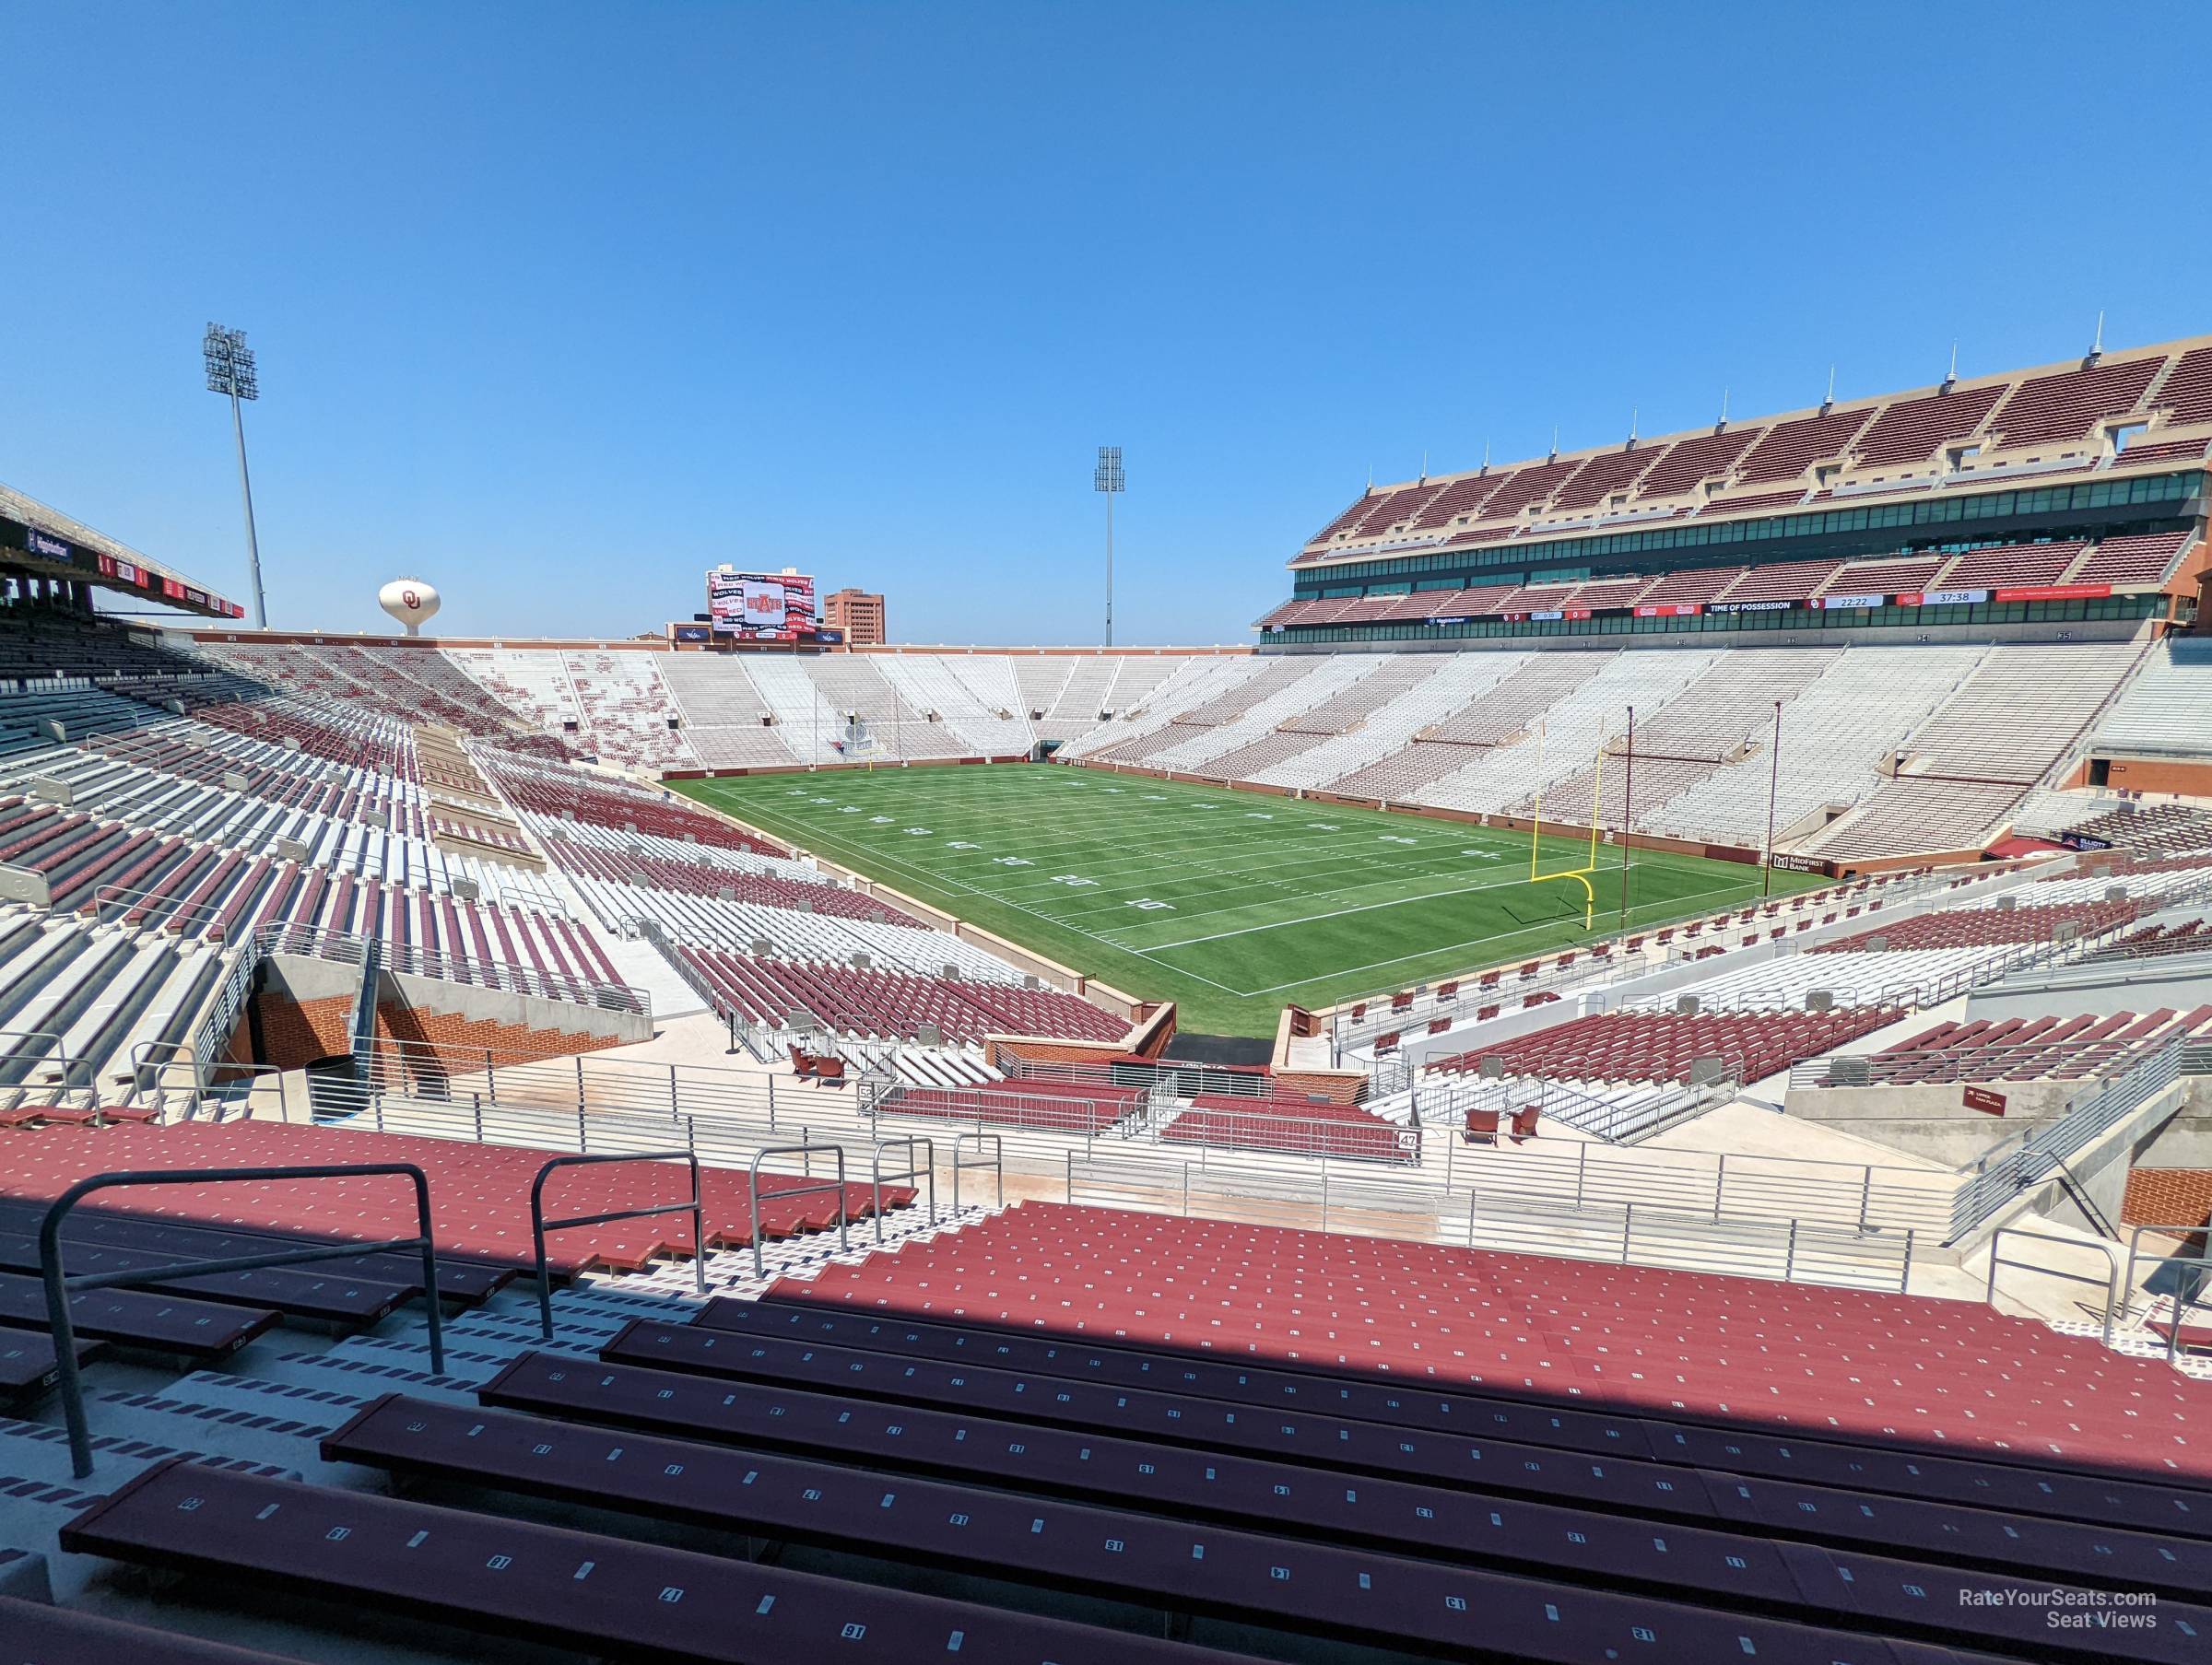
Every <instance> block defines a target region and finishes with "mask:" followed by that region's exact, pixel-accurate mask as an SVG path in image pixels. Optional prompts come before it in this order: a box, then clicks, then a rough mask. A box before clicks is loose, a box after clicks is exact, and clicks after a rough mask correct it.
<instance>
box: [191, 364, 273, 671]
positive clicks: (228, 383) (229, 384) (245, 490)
mask: <svg viewBox="0 0 2212 1665" xmlns="http://www.w3.org/2000/svg"><path fill="white" fill-rule="evenodd" d="M200 350H201V352H202V353H204V354H205V355H206V359H207V391H208V392H209V393H226V394H228V395H229V399H230V431H231V433H232V434H233V435H235V436H236V437H237V440H238V488H239V490H240V492H241V493H242V494H243V495H244V497H245V499H246V571H247V574H248V576H249V577H250V578H251V579H252V580H253V627H254V628H255V629H256V630H259V629H262V628H264V627H266V626H267V624H268V622H269V620H268V610H267V608H266V607H265V605H264V604H263V602H262V595H261V544H260V541H259V540H258V539H256V538H255V537H254V535H253V477H252V476H251V475H248V474H247V473H246V418H245V415H244V412H243V410H242V408H241V401H243V400H247V399H258V398H260V397H261V383H260V382H259V381H256V380H255V379H254V375H253V348H252V347H250V346H247V345H246V333H245V331H243V330H226V329H225V328H223V326H222V325H221V324H219V323H211V324H209V325H208V326H207V334H206V335H205V336H203V337H202V338H201V341H200Z"/></svg>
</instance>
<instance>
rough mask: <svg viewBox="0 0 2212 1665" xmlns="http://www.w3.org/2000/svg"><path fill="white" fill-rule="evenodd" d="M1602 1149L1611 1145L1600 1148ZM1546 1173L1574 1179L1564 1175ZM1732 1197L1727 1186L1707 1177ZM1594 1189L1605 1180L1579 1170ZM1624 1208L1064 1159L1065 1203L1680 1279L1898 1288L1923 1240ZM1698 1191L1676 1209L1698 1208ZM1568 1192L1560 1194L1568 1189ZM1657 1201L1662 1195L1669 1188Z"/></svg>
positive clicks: (1636, 1203) (1336, 1172)
mask: <svg viewBox="0 0 2212 1665" xmlns="http://www.w3.org/2000/svg"><path fill="white" fill-rule="evenodd" d="M1592 1148H1597V1149H1602V1148H1603V1147H1592ZM1549 1178H1554V1179H1556V1180H1559V1181H1562V1182H1571V1177H1570V1175H1568V1174H1567V1173H1564V1172H1562V1173H1559V1174H1555V1175H1552V1176H1549ZM1704 1178H1706V1179H1707V1180H1708V1182H1717V1186H1718V1188H1719V1189H1721V1190H1725V1185H1726V1182H1725V1179H1724V1178H1721V1177H1720V1176H1717V1175H1712V1174H1709V1175H1707V1176H1705V1177H1704ZM1583 1182H1584V1183H1585V1184H1586V1185H1595V1184H1598V1183H1602V1179H1600V1180H1594V1179H1593V1178H1592V1177H1591V1176H1589V1175H1587V1174H1585V1175H1583ZM1635 1189H1636V1190H1638V1192H1639V1195H1638V1196H1637V1197H1635V1198H1630V1199H1627V1200H1624V1201H1621V1202H1595V1201H1584V1202H1580V1203H1577V1202H1572V1201H1571V1200H1570V1199H1569V1198H1568V1197H1567V1196H1565V1195H1564V1194H1562V1195H1561V1196H1560V1197H1559V1198H1557V1199H1551V1200H1547V1199H1545V1198H1543V1197H1540V1196H1538V1197H1531V1196H1528V1195H1524V1194H1522V1193H1520V1192H1518V1191H1514V1192H1510V1193H1506V1194H1500V1193H1499V1192H1497V1191H1492V1190H1465V1191H1460V1190H1451V1189H1448V1188H1445V1187H1441V1186H1422V1185H1417V1184H1409V1183H1404V1182H1394V1181H1392V1180H1390V1179H1387V1178H1379V1177H1378V1176H1377V1175H1375V1174H1374V1173H1372V1172H1369V1171H1359V1172H1347V1171H1346V1170H1345V1168H1343V1167H1336V1166H1335V1165H1329V1166H1324V1167H1320V1168H1319V1170H1318V1171H1312V1169H1307V1170H1301V1171H1298V1172H1290V1171H1287V1170H1285V1169H1283V1168H1279V1167H1277V1168H1268V1167H1259V1166H1254V1165H1245V1166H1240V1167H1235V1168H1211V1169H1209V1168H1207V1167H1202V1166H1200V1165H1198V1164H1191V1163H1184V1164H1173V1163H1161V1162H1145V1161H1131V1160H1120V1161H1116V1160H1101V1159H1100V1158H1098V1157H1089V1158H1086V1157H1082V1156H1079V1155H1076V1154H1075V1153H1073V1152H1070V1153H1069V1155H1068V1156H1067V1158H1066V1163H1065V1189H1064V1192H1063V1195H1064V1197H1065V1200H1066V1201H1067V1202H1076V1203H1088V1204H1093V1205H1102V1206H1108V1207H1115V1208H1123V1209H1135V1210H1138V1211H1141V1212H1146V1213H1159V1214H1182V1215H1185V1216H1189V1217H1194V1218H1202V1219H1212V1220H1225V1221H1230V1222H1235V1223H1239V1224H1246V1225H1294V1226H1304V1227H1306V1228H1309V1229H1313V1230H1320V1231H1326V1232H1336V1233H1342V1234H1346V1235H1350V1236H1372V1237H1408V1238H1416V1239H1422V1240H1427V1241H1432V1242H1441V1243H1444V1244H1447V1245H1451V1246H1453V1247H1462V1248H1471V1249H1492V1250H1497V1251H1500V1252H1507V1253H1516V1254H1544V1255H1553V1256H1558V1257H1561V1258H1567V1259H1575V1260H1617V1261H1619V1262H1621V1263H1623V1264H1633V1265H1647V1266H1660V1267H1671V1268H1674V1269H1677V1270H1682V1271H1702V1272H1728V1273H1732V1274H1735V1275H1739V1276H1748V1277H1766V1278H1774V1279H1777V1280H1781V1281H1787V1282H1792V1283H1807V1284H1814V1283H1817V1284H1837V1285H1841V1286H1845V1287H1851V1288H1865V1289H1896V1290H1902V1289H1904V1288H1905V1287H1906V1285H1907V1281H1908V1279H1909V1276H1910V1268H1911V1263H1912V1249H1913V1245H1914V1242H1915V1240H1916V1238H1917V1237H1918V1234H1917V1232H1916V1230H1915V1228H1914V1227H1912V1226H1910V1225H1902V1226H1895V1225H1858V1224H1855V1223H1842V1224H1834V1225H1829V1224H1823V1223H1821V1222H1819V1221H1818V1220H1817V1219H1811V1218H1806V1217H1801V1216H1797V1215H1792V1216H1789V1217H1787V1218H1782V1219H1766V1218H1752V1217H1743V1216H1737V1215H1732V1214H1728V1213H1726V1212H1724V1211H1723V1212H1718V1213H1716V1212H1714V1211H1713V1210H1712V1209H1699V1208H1695V1207H1691V1206H1685V1207H1682V1208H1679V1209H1677V1208H1669V1207H1666V1206H1665V1205H1664V1204H1663V1203H1654V1202H1653V1201H1652V1200H1651V1199H1652V1197H1653V1194H1654V1191H1653V1187H1652V1186H1650V1185H1649V1184H1645V1183H1641V1182H1640V1183H1637V1184H1636V1185H1635ZM1691 1189H1693V1188H1686V1192H1685V1194H1684V1195H1683V1197H1682V1199H1681V1201H1682V1202H1685V1203H1686V1204H1687V1203H1691V1202H1694V1201H1695V1198H1694V1195H1691V1194H1688V1193H1689V1190H1691ZM1563 1190H1564V1185H1563V1186H1562V1191H1563ZM1657 1194H1659V1195H1661V1196H1663V1197H1664V1196H1665V1195H1666V1194H1667V1193H1666V1188H1665V1184H1664V1182H1663V1183H1662V1184H1661V1186H1660V1187H1659V1188H1658V1190H1657Z"/></svg>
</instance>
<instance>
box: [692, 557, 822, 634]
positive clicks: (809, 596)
mask: <svg viewBox="0 0 2212 1665" xmlns="http://www.w3.org/2000/svg"><path fill="white" fill-rule="evenodd" d="M707 616H708V619H709V621H710V623H711V625H712V629H713V633H714V634H715V635H716V636H717V637H720V638H723V639H725V640H737V641H805V640H811V639H814V638H815V636H816V635H817V629H816V626H815V612H814V578H813V575H812V574H811V573H805V572H797V571H785V572H740V571H738V570H737V569H735V567H729V566H723V567H716V568H712V569H710V570H709V571H708V573H707Z"/></svg>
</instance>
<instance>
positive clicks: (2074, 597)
mask: <svg viewBox="0 0 2212 1665" xmlns="http://www.w3.org/2000/svg"><path fill="white" fill-rule="evenodd" d="M2111 593H2112V585H2110V584H2029V585H2026V586H2024V587H2022V588H2020V589H2018V590H1999V591H1998V592H1996V593H1995V594H1994V595H1993V596H1991V597H1990V599H1991V600H1992V601H2000V602H2070V601H2094V600H2095V599H2096V598H2097V597H2099V596H2100V595H2110V594H2111Z"/></svg>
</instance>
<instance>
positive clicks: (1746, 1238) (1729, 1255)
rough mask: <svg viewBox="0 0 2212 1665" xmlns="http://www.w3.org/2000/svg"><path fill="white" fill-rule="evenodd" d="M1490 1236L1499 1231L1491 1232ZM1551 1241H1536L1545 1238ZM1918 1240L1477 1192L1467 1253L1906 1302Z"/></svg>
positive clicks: (1874, 1231)
mask: <svg viewBox="0 0 2212 1665" xmlns="http://www.w3.org/2000/svg"><path fill="white" fill-rule="evenodd" d="M1486 1227H1489V1228H1490V1229H1487V1230H1486V1229H1485V1228H1486ZM1539 1232H1540V1233H1544V1234H1547V1236H1536V1235H1535V1233H1539ZM1912 1242H1913V1233H1912V1230H1911V1228H1910V1227H1908V1228H1907V1229H1905V1230H1904V1231H1902V1232H1897V1231H1884V1230H1883V1229H1882V1228H1881V1227H1879V1226H1875V1227H1872V1228H1869V1229H1867V1230H1864V1231H1861V1230H1856V1229H1853V1228H1848V1227H1838V1226H1823V1225H1807V1224H1806V1222H1804V1221H1803V1220H1794V1219H1793V1220H1786V1221H1764V1220H1720V1219H1716V1218H1709V1217H1707V1216H1705V1215H1702V1214H1672V1213H1669V1212H1668V1211H1666V1210H1665V1209H1655V1208H1652V1207H1650V1206H1648V1205H1646V1206H1639V1205H1638V1204H1637V1203H1636V1202H1633V1201H1630V1202H1624V1203H1622V1204H1621V1205H1620V1206H1619V1208H1618V1209H1612V1208H1606V1207H1598V1208H1576V1207H1571V1206H1568V1207H1562V1206H1549V1207H1547V1206H1543V1205H1532V1204H1530V1203H1528V1202H1522V1201H1519V1200H1508V1201H1503V1202H1501V1201H1500V1199H1497V1198H1494V1197H1493V1198H1488V1199H1486V1198H1485V1197H1484V1196H1483V1195H1482V1193H1481V1192H1479V1191H1477V1192H1475V1193H1474V1194H1473V1195H1472V1196H1470V1197H1469V1199H1468V1202H1467V1243H1468V1246H1469V1247H1470V1248H1491V1249H1506V1250H1510V1251H1512V1252H1513V1253H1517V1254H1553V1255H1561V1256H1567V1257H1571V1258H1573V1259H1576V1260H1595V1259H1599V1258H1601V1255H1602V1257H1603V1258H1605V1259H1609V1260H1618V1262H1619V1263H1620V1264H1621V1265H1624V1266H1628V1265H1637V1266H1654V1267H1660V1268H1664V1269H1668V1270H1672V1271H1677V1272H1725V1273H1727V1274H1728V1275H1730V1276H1734V1277H1748V1278H1771V1279H1773V1280H1775V1281H1776V1282H1779V1283H1784V1284H1827V1285H1830V1286H1841V1287H1848V1288H1853V1289H1893V1290H1895V1291H1897V1292H1898V1293H1899V1294H1900V1295H1902V1294H1904V1293H1905V1292H1906V1289H1907V1286H1908V1284H1909V1283H1910V1281H1911V1278H1912Z"/></svg>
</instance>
